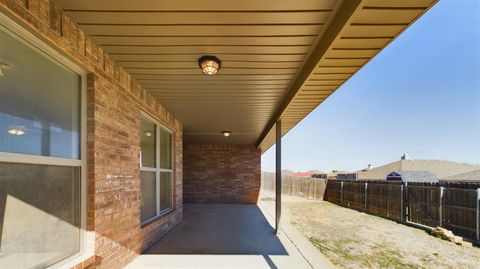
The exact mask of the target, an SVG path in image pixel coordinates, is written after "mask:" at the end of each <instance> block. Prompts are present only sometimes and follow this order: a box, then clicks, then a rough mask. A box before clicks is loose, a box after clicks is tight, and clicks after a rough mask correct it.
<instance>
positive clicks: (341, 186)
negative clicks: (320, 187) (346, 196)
mask: <svg viewBox="0 0 480 269" xmlns="http://www.w3.org/2000/svg"><path fill="white" fill-rule="evenodd" d="M340 203H341V204H342V205H343V181H342V182H341V183H340Z"/></svg>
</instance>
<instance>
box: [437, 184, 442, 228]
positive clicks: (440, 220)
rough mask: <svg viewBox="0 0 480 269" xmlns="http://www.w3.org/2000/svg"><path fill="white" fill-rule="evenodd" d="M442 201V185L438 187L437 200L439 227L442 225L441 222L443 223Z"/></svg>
mask: <svg viewBox="0 0 480 269" xmlns="http://www.w3.org/2000/svg"><path fill="white" fill-rule="evenodd" d="M442 203H443V187H440V199H439V201H438V216H439V222H440V227H442V224H443V210H442Z"/></svg>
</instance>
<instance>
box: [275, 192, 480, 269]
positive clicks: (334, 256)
mask: <svg viewBox="0 0 480 269" xmlns="http://www.w3.org/2000/svg"><path fill="white" fill-rule="evenodd" d="M284 205H285V206H286V209H287V210H288V211H290V212H289V215H290V218H291V219H290V221H291V223H292V224H293V225H294V227H296V228H297V229H298V230H299V231H300V232H302V233H303V234H304V235H305V236H306V237H307V238H308V239H309V240H310V242H312V244H314V245H315V246H316V247H317V248H318V249H319V250H320V252H322V253H323V254H324V255H325V256H326V257H327V258H328V259H330V260H331V261H332V262H333V263H334V264H335V265H336V266H337V267H338V268H395V269H396V268H452V269H457V268H480V248H478V247H462V246H457V245H455V244H453V243H451V242H448V241H445V240H441V239H439V238H436V237H434V236H432V235H429V234H428V233H427V232H425V231H423V230H421V229H417V228H413V227H409V226H407V225H404V224H400V223H396V222H394V221H390V220H386V219H383V218H380V217H376V216H373V215H368V214H365V213H362V212H358V211H355V210H351V209H348V208H343V207H340V206H337V205H334V204H331V203H328V202H317V201H312V202H310V201H308V202H304V201H302V202H298V201H289V202H286V203H284Z"/></svg>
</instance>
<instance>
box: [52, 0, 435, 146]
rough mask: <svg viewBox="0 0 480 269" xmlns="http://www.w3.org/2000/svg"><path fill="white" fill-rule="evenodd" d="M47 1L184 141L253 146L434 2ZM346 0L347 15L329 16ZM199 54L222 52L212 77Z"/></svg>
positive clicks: (288, 123) (303, 111) (291, 121)
mask: <svg viewBox="0 0 480 269" xmlns="http://www.w3.org/2000/svg"><path fill="white" fill-rule="evenodd" d="M56 1H57V2H58V3H59V4H60V6H61V7H62V9H63V11H64V12H66V13H67V14H68V15H70V16H71V17H72V18H73V19H74V21H75V22H76V23H77V24H78V25H79V27H80V28H81V29H82V30H84V31H85V32H86V33H87V34H88V35H90V36H91V37H92V39H94V40H95V42H96V43H97V44H98V45H100V46H101V47H102V48H103V49H104V50H105V51H107V52H108V53H109V54H110V56H111V57H112V58H113V60H115V61H116V62H117V63H118V64H119V65H120V66H122V67H124V68H125V69H126V70H127V71H128V72H129V73H130V74H131V75H132V77H134V78H135V79H136V80H137V81H138V82H140V83H141V84H142V86H144V87H145V88H146V89H147V90H148V91H149V92H150V93H151V94H152V95H153V96H155V97H156V98H157V99H158V100H159V101H160V103H162V104H163V105H164V106H165V107H166V109H168V110H169V111H170V112H172V113H173V114H175V116H176V117H177V118H178V119H179V120H180V121H181V122H182V124H183V126H184V142H185V143H187V144H201V143H232V144H255V143H256V144H257V146H259V147H260V148H261V149H262V151H265V150H266V149H268V148H269V147H270V146H271V145H272V144H273V142H274V136H272V134H271V130H272V127H273V125H272V123H274V122H275V121H276V120H277V119H278V118H282V121H283V122H284V124H282V133H283V134H285V133H286V132H288V130H290V129H291V128H292V127H293V126H295V125H296V124H297V123H298V122H299V121H300V120H302V119H303V118H304V117H305V116H306V115H307V114H308V113H309V112H311V110H313V109H314V108H315V107H316V106H317V105H319V104H320V103H321V102H322V101H323V100H325V98H327V97H328V96H329V95H330V94H331V93H332V92H334V91H335V90H336V89H337V88H338V87H339V86H341V85H342V84H343V83H344V82H345V81H346V80H347V79H348V78H349V77H351V76H352V75H353V74H354V73H355V72H356V71H358V69H359V68H361V67H362V66H363V65H365V64H366V63H367V62H368V61H369V60H370V59H371V58H372V57H374V56H375V55H376V54H377V53H378V52H379V51H380V50H381V49H383V48H384V47H385V46H386V45H387V44H388V43H389V42H391V40H392V39H394V38H395V37H396V36H397V35H398V34H399V33H401V32H402V31H403V30H404V29H405V28H406V27H408V26H409V25H410V24H411V23H412V22H413V21H414V20H416V19H417V18H418V17H419V16H420V15H421V14H423V12H425V11H426V10H427V9H428V8H429V7H431V6H432V5H433V4H434V2H435V1H434V0H367V1H361V0H352V1H342V0H322V1H318V0H302V1H294V0H266V1H258V0H245V1H223V0H206V1H197V0H178V1H164V0H161V1H150V0H138V1H130V0H56ZM349 3H355V8H354V9H353V10H352V11H351V14H350V15H349V16H346V17H345V18H343V20H339V19H338V18H337V19H336V17H338V15H339V14H340V15H341V13H342V12H343V13H345V12H344V11H342V8H345V7H347V6H349V5H352V4H349ZM332 29H334V30H335V31H332ZM328 32H335V36H333V37H332V38H331V39H330V41H329V42H328V44H320V43H321V42H322V41H325V40H326V39H325V38H324V33H328ZM320 48H323V51H322V52H321V53H319V49H320ZM325 48H326V49H325ZM205 54H213V55H216V56H217V57H219V58H220V59H221V60H222V69H221V70H220V73H219V74H218V75H216V76H213V77H210V76H205V75H203V74H202V73H201V70H200V69H199V68H198V65H197V59H198V58H199V57H201V56H203V55H205ZM313 56H315V57H313ZM312 59H315V62H314V63H313V64H312V62H313V61H312ZM309 64H310V65H311V66H309ZM224 129H228V130H230V131H231V132H232V136H231V137H229V138H228V139H225V138H224V137H223V136H221V131H222V130H224Z"/></svg>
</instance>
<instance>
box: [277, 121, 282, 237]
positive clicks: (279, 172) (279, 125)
mask: <svg viewBox="0 0 480 269" xmlns="http://www.w3.org/2000/svg"><path fill="white" fill-rule="evenodd" d="M281 215H282V122H281V121H280V120H279V121H277V123H276V124H275V233H278V231H279V230H280V217H281Z"/></svg>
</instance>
